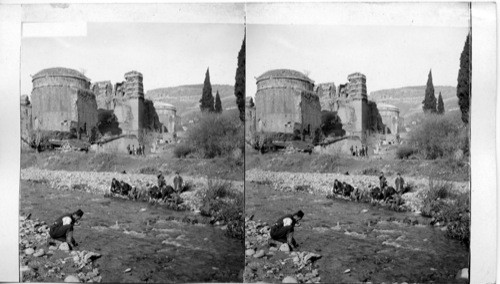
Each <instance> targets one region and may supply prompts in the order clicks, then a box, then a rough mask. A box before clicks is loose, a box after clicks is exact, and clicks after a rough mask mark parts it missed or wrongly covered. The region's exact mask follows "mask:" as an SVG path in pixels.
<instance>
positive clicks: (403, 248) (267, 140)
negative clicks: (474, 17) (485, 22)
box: [244, 3, 474, 283]
mask: <svg viewBox="0 0 500 284" xmlns="http://www.w3.org/2000/svg"><path fill="white" fill-rule="evenodd" d="M278 6H279V5H278ZM308 8H311V9H308ZM276 10H278V9H277V7H276V6H275V7H267V6H264V5H258V4H256V5H249V7H248V9H247V11H248V16H247V21H248V23H247V54H248V58H249V60H248V63H247V74H248V78H247V80H248V84H247V101H246V105H247V108H246V125H245V127H246V132H245V141H246V148H245V149H246V152H245V173H246V174H245V181H246V186H245V213H246V215H247V217H246V223H245V234H246V239H245V246H246V251H245V253H246V263H247V264H246V268H245V275H244V279H245V281H246V282H255V281H265V282H276V281H277V282H283V283H320V282H322V283H359V282H370V283H392V282H398V283H413V282H417V283H429V282H438V283H457V282H460V283H462V282H464V283H466V282H468V279H469V278H468V277H469V276H468V274H469V251H470V250H469V244H470V216H471V213H470V212H471V210H470V197H471V194H470V155H471V154H470V142H469V141H470V121H471V120H473V119H474V118H472V117H471V116H470V112H469V102H470V90H471V89H470V79H471V60H472V59H471V41H472V40H473V39H472V38H471V26H470V6H469V4H468V3H451V4H450V3H448V4H446V5H442V4H432V3H412V4H410V3H392V4H389V3H384V4H360V3H356V4H348V3H335V4H331V5H328V4H325V5H318V6H316V7H314V8H312V6H305V7H301V6H300V5H293V4H290V5H282V7H280V10H279V11H280V13H278V15H284V14H285V13H287V16H284V17H283V19H281V18H279V17H277V19H278V20H276V21H268V22H266V21H265V18H264V17H260V16H259V15H261V14H266V13H270V12H269V11H276ZM405 10H412V13H411V17H409V19H408V20H406V19H403V20H401V17H400V16H398V17H391V15H399V14H398V12H403V11H405ZM285 11H286V12H285ZM311 11H312V12H311ZM318 11H320V12H318ZM339 11H342V12H339ZM281 12H282V13H283V14H281ZM308 12H310V13H308ZM382 12H387V15H388V16H384V15H385V14H383V13H382ZM330 13H331V14H330ZM290 15H295V16H297V18H299V19H298V20H296V21H294V20H289V19H291V18H293V16H290ZM323 15H330V16H331V18H326V19H325V18H322V17H321V16H323ZM347 15H352V16H353V18H352V19H351V18H348V17H347ZM444 15H446V16H448V17H445V19H442V21H435V20H434V21H432V19H433V17H439V16H444ZM450 15H453V17H450ZM252 16H253V17H254V18H256V20H255V21H252ZM313 17H315V19H318V20H317V22H318V23H314V22H313V21H311V22H313V23H309V22H308V23H303V22H302V21H301V20H300V19H301V18H306V19H310V18H313ZM337 17H338V18H337ZM365 17H366V18H369V19H370V20H369V21H364V20H360V19H364V18H365ZM260 19H264V20H261V21H260V22H259V20H260ZM330 19H334V20H331V21H329V20H330ZM280 20H281V21H280ZM398 20H399V21H398ZM357 21H359V22H357ZM306 22H307V21H306ZM332 22H333V23H332ZM367 22H371V23H369V24H367ZM432 23H437V24H434V25H433V24H432ZM457 78H458V79H457Z"/></svg>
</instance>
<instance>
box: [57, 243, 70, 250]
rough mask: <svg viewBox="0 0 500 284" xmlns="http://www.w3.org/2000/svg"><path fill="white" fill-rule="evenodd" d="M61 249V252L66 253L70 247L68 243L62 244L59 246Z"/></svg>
mask: <svg viewBox="0 0 500 284" xmlns="http://www.w3.org/2000/svg"><path fill="white" fill-rule="evenodd" d="M59 249H60V250H64V251H69V245H68V243H61V244H60V245H59Z"/></svg>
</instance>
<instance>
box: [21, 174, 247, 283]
mask: <svg viewBox="0 0 500 284" xmlns="http://www.w3.org/2000/svg"><path fill="white" fill-rule="evenodd" d="M117 175H118V176H117ZM112 177H116V178H118V179H121V180H125V181H127V182H129V183H131V184H132V185H134V183H139V182H147V181H150V182H154V181H155V179H156V178H155V176H153V175H141V174H137V175H128V174H123V175H120V174H116V173H106V172H99V173H96V172H65V171H46V170H40V169H34V168H28V169H23V170H22V171H21V198H20V202H21V204H20V211H21V212H20V214H21V216H27V215H29V214H31V215H32V216H36V218H37V219H34V218H33V217H31V219H27V218H26V219H23V220H21V223H20V265H21V271H22V275H23V276H22V281H35V282H47V281H49V282H60V281H63V280H65V279H66V278H67V277H69V276H71V277H72V278H71V279H69V280H72V282H74V281H80V282H97V281H102V282H134V283H137V282H193V281H198V282H199V281H201V282H204V281H219V282H238V281H241V279H242V275H243V259H242V255H243V254H244V246H243V243H242V241H241V240H236V239H232V238H229V237H227V236H226V229H225V228H226V226H223V225H222V224H215V225H216V226H212V225H210V218H207V217H203V216H201V215H200V214H199V213H198V211H199V210H198V209H199V198H200V196H199V194H198V193H199V192H200V191H203V189H204V188H205V187H206V180H204V179H202V178H200V179H197V178H193V177H185V180H186V181H187V182H191V183H192V184H193V187H192V188H191V190H190V191H188V192H185V193H183V194H182V196H181V197H182V198H183V199H184V200H185V202H184V203H185V204H187V209H189V210H187V211H173V210H170V208H168V207H167V206H163V204H149V203H148V202H140V201H132V200H127V199H124V198H116V197H105V196H104V194H103V193H105V192H106V191H107V189H108V187H109V184H110V181H111V178H112ZM167 181H168V179H167ZM234 187H236V188H238V185H235V186H234ZM239 188H240V190H242V186H241V184H240V185H239ZM77 208H81V209H82V210H83V211H84V212H85V214H84V216H83V218H82V220H81V225H80V226H76V227H75V239H76V241H77V242H78V243H79V246H78V247H77V248H76V250H75V251H73V252H68V251H66V250H64V249H65V248H64V245H63V246H62V247H60V246H59V244H56V245H52V246H51V245H50V244H47V237H48V232H47V230H48V226H47V224H50V223H51V222H53V221H54V220H55V219H56V218H57V217H59V216H61V215H62V214H65V213H68V212H73V211H74V210H76V209H77ZM61 249H62V250H61ZM82 265H83V266H82ZM75 277H76V278H75Z"/></svg>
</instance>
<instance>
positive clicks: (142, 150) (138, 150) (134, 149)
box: [127, 144, 146, 155]
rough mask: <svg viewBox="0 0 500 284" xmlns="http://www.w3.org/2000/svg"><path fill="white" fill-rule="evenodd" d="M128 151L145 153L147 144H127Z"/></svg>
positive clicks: (131, 153)
mask: <svg viewBox="0 0 500 284" xmlns="http://www.w3.org/2000/svg"><path fill="white" fill-rule="evenodd" d="M127 152H128V153H129V155H145V154H146V146H144V144H139V146H138V147H137V148H135V145H132V147H130V145H127Z"/></svg>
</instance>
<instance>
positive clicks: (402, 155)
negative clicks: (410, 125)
mask: <svg viewBox="0 0 500 284" xmlns="http://www.w3.org/2000/svg"><path fill="white" fill-rule="evenodd" d="M416 152H417V150H416V149H415V148H413V147H411V146H407V145H402V146H399V147H398V149H397V150H396V157H398V159H408V158H409V157H410V156H411V155H413V154H415V153H416Z"/></svg>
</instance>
